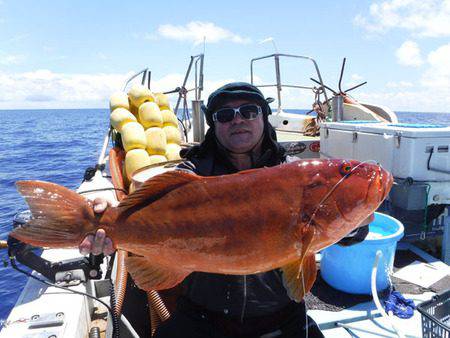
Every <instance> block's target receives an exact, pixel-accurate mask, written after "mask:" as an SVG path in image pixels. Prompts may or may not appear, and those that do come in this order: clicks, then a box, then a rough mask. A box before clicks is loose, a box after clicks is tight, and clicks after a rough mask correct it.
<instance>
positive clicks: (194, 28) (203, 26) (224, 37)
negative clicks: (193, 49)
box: [158, 21, 251, 45]
mask: <svg viewBox="0 0 450 338" xmlns="http://www.w3.org/2000/svg"><path fill="white" fill-rule="evenodd" d="M158 34H159V35H161V36H163V37H165V38H168V39H173V40H179V41H189V42H193V43H194V44H195V45H198V44H201V43H203V39H206V42H208V43H216V42H219V41H231V42H234V43H249V42H250V41H251V40H250V39H249V38H245V37H241V36H240V35H238V34H235V33H233V32H231V31H229V30H227V29H225V28H222V27H219V26H216V25H215V24H214V23H212V22H202V21H191V22H189V23H187V24H186V25H184V26H181V25H171V24H166V25H160V26H159V27H158Z"/></svg>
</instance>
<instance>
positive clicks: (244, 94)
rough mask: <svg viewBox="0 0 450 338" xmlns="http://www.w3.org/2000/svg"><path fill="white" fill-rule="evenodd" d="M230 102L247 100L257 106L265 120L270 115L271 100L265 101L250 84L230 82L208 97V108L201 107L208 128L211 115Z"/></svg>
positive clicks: (212, 123) (259, 92) (211, 123)
mask: <svg viewBox="0 0 450 338" xmlns="http://www.w3.org/2000/svg"><path fill="white" fill-rule="evenodd" d="M231 100H248V101H251V102H254V103H256V104H259V105H260V106H261V108H262V111H263V114H264V118H265V119H267V115H269V114H271V113H272V111H271V109H270V107H269V103H270V102H272V101H273V99H271V98H268V99H265V98H264V95H263V93H261V91H260V90H259V89H258V88H257V87H255V86H254V85H252V84H250V83H246V82H232V83H228V84H226V85H224V86H222V87H220V88H219V89H217V90H216V91H214V92H213V93H211V95H209V97H208V106H207V107H203V112H204V114H205V117H206V122H207V123H208V125H209V126H213V125H214V122H213V119H212V114H213V113H214V112H215V111H217V110H218V109H220V108H221V107H222V106H223V105H224V104H225V103H226V102H229V101H231Z"/></svg>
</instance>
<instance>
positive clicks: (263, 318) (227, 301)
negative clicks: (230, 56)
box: [80, 83, 323, 338]
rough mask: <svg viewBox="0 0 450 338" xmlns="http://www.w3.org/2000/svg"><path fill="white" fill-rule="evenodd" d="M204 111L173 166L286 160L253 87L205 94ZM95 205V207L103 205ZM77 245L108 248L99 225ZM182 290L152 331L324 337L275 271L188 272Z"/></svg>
mask: <svg viewBox="0 0 450 338" xmlns="http://www.w3.org/2000/svg"><path fill="white" fill-rule="evenodd" d="M204 113H205V117H206V120H207V123H208V125H209V127H210V128H209V129H208V131H207V133H206V135H205V140H204V141H203V142H202V143H201V144H200V145H198V146H195V147H193V148H191V149H189V150H188V151H187V152H185V153H184V154H183V157H184V158H186V159H187V161H186V162H184V163H182V164H181V165H180V166H179V167H178V169H179V170H189V171H192V172H194V173H196V174H198V175H202V176H217V175H225V174H231V173H235V172H238V171H241V170H246V169H252V168H261V167H268V166H274V165H278V164H280V163H282V162H285V161H290V160H292V159H289V158H288V159H287V158H286V156H285V154H284V149H283V148H282V147H281V146H280V145H279V144H278V143H277V142H276V135H275V131H274V129H273V127H272V126H271V125H270V123H269V121H268V115H269V114H270V113H271V110H270V107H269V104H268V102H267V100H266V99H265V98H264V96H263V94H262V93H261V92H260V91H259V89H257V88H256V87H254V86H252V85H250V84H248V83H230V84H227V85H225V86H223V87H221V88H219V89H218V90H216V91H215V92H213V93H212V94H211V95H210V96H209V99H208V104H207V107H205V109H204ZM97 205H98V209H97V210H96V211H102V210H103V209H104V208H105V207H106V205H105V204H102V205H100V204H97ZM97 205H96V206H97ZM105 244H106V245H105ZM80 247H82V248H83V249H85V250H86V251H93V252H96V253H99V252H101V251H102V250H103V251H104V252H106V253H110V252H111V251H112V245H111V243H110V240H109V239H108V238H106V239H105V234H104V232H101V231H100V230H99V232H97V235H96V237H95V238H94V237H91V238H90V239H89V240H86V241H84V242H83V243H82V245H81V246H80ZM183 290H184V291H183V295H182V296H181V297H180V298H179V300H178V306H177V310H176V311H175V312H174V313H173V314H172V316H171V318H170V319H169V320H167V321H166V322H164V323H162V324H161V326H160V327H159V328H158V330H157V332H156V334H155V337H157V338H166V337H167V338H169V337H171V338H173V337H199V338H200V337H202V338H203V337H205V338H206V337H214V338H216V337H217V338H219V337H220V338H225V337H306V336H308V337H323V335H322V333H321V332H320V330H319V329H318V327H317V325H316V324H315V322H314V321H313V320H312V319H311V318H310V317H308V316H307V315H306V309H305V305H304V303H303V302H301V303H296V302H294V301H293V300H291V299H290V298H289V296H288V294H287V291H286V289H285V287H284V286H283V282H282V278H281V272H280V271H279V270H272V271H268V272H264V273H259V274H254V275H247V276H235V275H220V274H212V273H203V272H194V273H192V274H191V275H190V276H188V277H187V278H186V280H185V281H184V282H183Z"/></svg>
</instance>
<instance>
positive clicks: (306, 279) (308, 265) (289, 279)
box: [281, 253, 317, 302]
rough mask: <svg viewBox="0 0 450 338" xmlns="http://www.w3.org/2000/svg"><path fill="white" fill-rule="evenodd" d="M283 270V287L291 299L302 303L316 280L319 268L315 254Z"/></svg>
mask: <svg viewBox="0 0 450 338" xmlns="http://www.w3.org/2000/svg"><path fill="white" fill-rule="evenodd" d="M281 270H282V271H283V285H284V287H285V288H286V290H287V292H288V295H289V297H290V298H291V299H293V300H295V301H296V302H300V301H301V300H302V299H303V297H304V296H305V294H306V293H308V292H309V290H311V288H312V286H313V284H314V281H315V280H316V276H317V267H316V259H315V255H314V253H310V254H308V255H307V256H306V257H304V258H303V260H302V261H300V260H298V261H295V262H292V263H290V264H288V265H286V266H284V267H282V268H281Z"/></svg>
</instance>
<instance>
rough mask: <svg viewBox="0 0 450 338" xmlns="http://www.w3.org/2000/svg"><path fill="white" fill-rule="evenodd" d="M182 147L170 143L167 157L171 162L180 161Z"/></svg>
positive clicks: (167, 148)
mask: <svg viewBox="0 0 450 338" xmlns="http://www.w3.org/2000/svg"><path fill="white" fill-rule="evenodd" d="M180 150H181V147H180V146H179V145H178V144H176V143H168V144H167V146H166V157H167V159H168V160H169V161H175V160H179V159H180V158H181V157H180Z"/></svg>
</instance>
